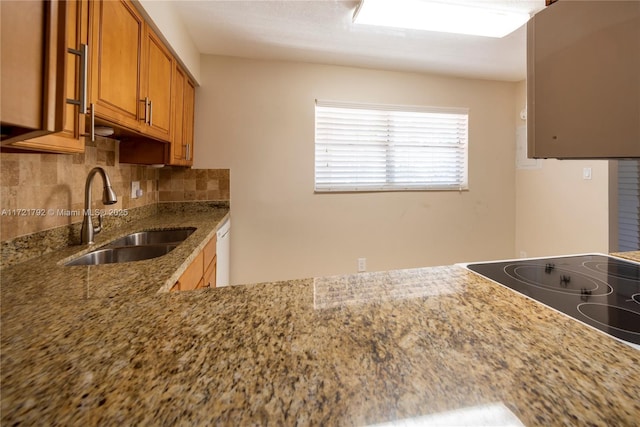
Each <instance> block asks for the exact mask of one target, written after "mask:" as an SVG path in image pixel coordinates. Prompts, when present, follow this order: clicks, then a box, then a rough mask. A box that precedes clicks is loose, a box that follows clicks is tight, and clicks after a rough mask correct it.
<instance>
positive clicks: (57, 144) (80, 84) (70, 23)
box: [12, 0, 89, 153]
mask: <svg viewBox="0 0 640 427" xmlns="http://www.w3.org/2000/svg"><path fill="white" fill-rule="evenodd" d="M66 14H67V19H66V24H67V25H66V39H67V53H66V73H65V76H66V82H65V95H66V96H65V98H66V99H67V100H73V101H75V100H77V101H78V102H77V103H75V102H66V103H65V105H64V114H63V118H64V120H63V128H62V131H61V132H58V133H54V134H51V135H46V136H42V137H38V138H32V139H27V140H24V141H19V142H15V143H13V144H12V147H19V148H25V149H31V150H37V151H47V152H56V153H80V152H83V151H84V137H83V136H82V135H83V134H84V128H85V126H84V123H85V120H84V114H82V111H81V105H80V102H81V99H82V98H83V97H86V95H87V94H86V90H87V87H86V77H87V74H86V73H87V72H88V69H87V63H86V62H85V61H86V58H85V55H87V50H86V46H87V44H88V40H89V35H88V27H89V1H88V0H75V1H67V2H66ZM70 50H71V52H70ZM83 92H84V93H83Z"/></svg>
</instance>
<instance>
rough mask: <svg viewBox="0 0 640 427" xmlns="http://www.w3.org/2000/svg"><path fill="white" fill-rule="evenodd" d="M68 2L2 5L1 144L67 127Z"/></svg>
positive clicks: (25, 2) (13, 2) (16, 2)
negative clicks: (65, 121) (65, 114)
mask: <svg viewBox="0 0 640 427" xmlns="http://www.w3.org/2000/svg"><path fill="white" fill-rule="evenodd" d="M66 19H67V16H66V3H65V2H48V1H0V20H1V22H0V25H1V26H0V29H1V31H2V34H1V36H0V43H1V46H0V56H1V57H0V67H1V68H0V92H1V96H0V121H1V122H2V135H1V141H2V145H6V144H9V143H12V142H16V141H22V140H24V139H27V138H31V137H37V136H41V135H46V134H49V133H53V132H60V131H61V130H62V129H63V127H64V124H63V122H64V110H65V99H64V95H65V66H66V64H65V61H66V42H67V41H66Z"/></svg>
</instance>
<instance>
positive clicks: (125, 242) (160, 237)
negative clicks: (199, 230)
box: [105, 227, 196, 248]
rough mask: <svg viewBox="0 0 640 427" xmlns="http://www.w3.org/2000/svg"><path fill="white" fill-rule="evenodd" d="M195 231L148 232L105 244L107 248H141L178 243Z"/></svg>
mask: <svg viewBox="0 0 640 427" xmlns="http://www.w3.org/2000/svg"><path fill="white" fill-rule="evenodd" d="M194 231H196V229H195V227H190V228H179V229H171V230H149V231H139V232H137V233H132V234H128V235H126V236H124V237H121V238H119V239H117V240H114V241H113V242H111V243H109V244H107V245H106V246H105V247H107V248H115V247H119V246H141V245H154V244H161V243H180V242H182V241H183V240H185V239H186V238H187V237H189V236H190V235H191V233H193V232H194Z"/></svg>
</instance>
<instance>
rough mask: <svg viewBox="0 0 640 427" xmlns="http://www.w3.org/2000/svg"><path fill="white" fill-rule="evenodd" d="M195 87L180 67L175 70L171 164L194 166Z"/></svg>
mask: <svg viewBox="0 0 640 427" xmlns="http://www.w3.org/2000/svg"><path fill="white" fill-rule="evenodd" d="M194 101H195V87H194V84H193V82H192V81H191V80H189V76H187V74H186V73H185V72H184V70H182V69H181V68H180V67H178V66H176V68H175V78H174V97H173V108H174V114H173V138H172V140H171V159H170V161H171V164H172V165H182V166H191V165H192V164H193V116H194Z"/></svg>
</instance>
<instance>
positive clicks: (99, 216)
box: [93, 214, 103, 234]
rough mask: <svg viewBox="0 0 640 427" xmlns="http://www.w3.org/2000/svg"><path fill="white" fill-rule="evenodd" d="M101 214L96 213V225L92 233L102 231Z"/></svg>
mask: <svg viewBox="0 0 640 427" xmlns="http://www.w3.org/2000/svg"><path fill="white" fill-rule="evenodd" d="M102 216H103V215H102V214H98V226H97V227H93V233H94V234H98V233H99V232H101V231H102Z"/></svg>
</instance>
